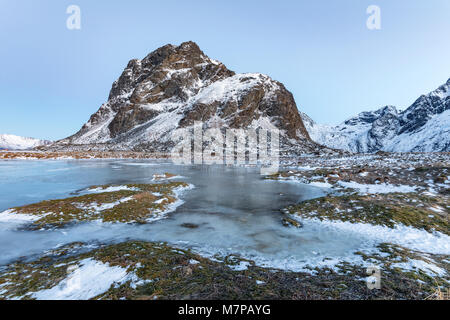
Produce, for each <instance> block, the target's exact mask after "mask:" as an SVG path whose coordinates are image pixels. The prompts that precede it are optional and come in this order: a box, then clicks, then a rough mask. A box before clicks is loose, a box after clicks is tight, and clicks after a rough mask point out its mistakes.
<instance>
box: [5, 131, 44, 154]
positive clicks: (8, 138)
mask: <svg viewBox="0 0 450 320" xmlns="http://www.w3.org/2000/svg"><path fill="white" fill-rule="evenodd" d="M50 143H51V142H50V141H47V140H39V139H34V138H26V137H20V136H15V135H12V134H0V149H8V150H27V149H33V148H35V147H38V146H42V145H48V144H50Z"/></svg>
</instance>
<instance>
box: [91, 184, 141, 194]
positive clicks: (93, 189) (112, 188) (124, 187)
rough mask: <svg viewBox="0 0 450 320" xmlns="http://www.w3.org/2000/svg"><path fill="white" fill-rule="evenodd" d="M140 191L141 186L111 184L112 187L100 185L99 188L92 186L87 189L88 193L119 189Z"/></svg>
mask: <svg viewBox="0 0 450 320" xmlns="http://www.w3.org/2000/svg"><path fill="white" fill-rule="evenodd" d="M124 190H125V191H139V188H133V187H128V186H111V187H106V188H102V187H98V188H92V189H87V192H88V193H104V192H117V191H124Z"/></svg>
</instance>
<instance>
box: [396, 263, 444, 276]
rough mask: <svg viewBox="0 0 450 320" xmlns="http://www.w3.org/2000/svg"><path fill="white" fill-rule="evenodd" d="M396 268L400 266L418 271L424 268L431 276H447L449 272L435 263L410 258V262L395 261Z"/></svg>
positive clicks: (407, 269)
mask: <svg viewBox="0 0 450 320" xmlns="http://www.w3.org/2000/svg"><path fill="white" fill-rule="evenodd" d="M392 267H394V268H400V269H403V270H406V271H417V270H422V271H423V272H425V273H426V274H427V275H429V276H430V277H433V276H435V275H439V276H441V277H443V276H445V275H446V274H447V272H446V271H445V270H444V269H442V268H439V267H438V266H436V265H434V264H433V263H427V262H425V261H423V260H416V259H410V260H409V261H408V262H402V263H395V264H393V265H392Z"/></svg>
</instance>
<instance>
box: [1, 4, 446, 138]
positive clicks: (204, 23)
mask: <svg viewBox="0 0 450 320" xmlns="http://www.w3.org/2000/svg"><path fill="white" fill-rule="evenodd" d="M71 4H76V5H78V6H80V8H81V14H82V16H81V18H82V26H81V27H82V29H81V30H79V31H70V30H68V29H67V28H66V19H67V17H68V15H67V14H66V8H67V7H68V6H69V5H71ZM371 4H375V5H378V6H379V7H380V8H381V27H382V29H381V30H375V31H371V30H368V29H367V28H366V19H367V17H368V15H367V14H366V8H367V7H368V6H369V5H371ZM449 34H450V1H448V0H428V1H425V0H420V1H419V0H408V1H407V0H405V1H401V0H370V1H365V0H339V1H336V0H327V1H325V0H314V1H313V0H309V1H299V0H292V1H288V0H277V1H274V0H272V1H264V0H239V1H232V0H230V1H215V0H210V1H203V0H193V1H184V0H183V1H181V0H179V1H173V0H165V1H151V0H147V1H137V0H134V1H133V0H128V1H101V0H95V1H93V0H89V1H87V0H86V1H85V0H71V1H64V0H53V1H50V0H40V1H36V0H0V70H1V71H0V117H1V122H0V133H11V134H17V135H24V136H33V137H38V138H47V139H59V138H63V137H66V136H68V135H70V134H72V133H74V132H76V131H77V130H78V129H79V128H80V127H81V126H82V124H83V123H84V122H85V121H86V120H88V119H89V116H90V115H91V114H92V113H93V112H95V111H96V110H97V109H98V108H99V107H100V105H101V104H102V103H103V102H105V101H106V99H107V96H108V93H109V90H110V88H111V84H112V82H113V81H114V80H115V79H116V78H117V77H118V76H119V75H120V74H121V72H122V70H123V68H124V67H125V66H126V64H127V62H128V61H129V60H130V59H132V58H143V57H144V56H146V55H147V54H148V53H149V52H151V51H153V50H154V49H156V48H158V47H160V46H162V45H164V44H167V43H172V44H179V43H181V42H183V41H187V40H193V41H195V42H197V43H198V44H199V46H200V47H201V48H202V50H203V51H204V52H205V53H206V54H207V55H209V56H210V57H211V58H214V59H218V60H220V61H222V62H223V63H224V64H225V65H226V66H227V67H228V68H230V69H232V70H234V71H236V72H239V73H241V72H261V73H265V74H268V75H270V76H271V77H272V78H274V79H276V80H279V81H281V82H283V83H284V84H285V85H286V87H287V88H288V89H289V90H290V91H291V92H292V93H293V94H294V96H295V99H296V102H297V105H298V107H299V109H300V110H301V111H304V112H306V113H307V114H309V115H310V116H311V117H312V118H313V119H314V120H316V121H318V122H321V123H339V122H341V121H343V120H345V119H346V118H348V117H350V116H353V115H354V114H356V113H358V112H360V111H363V110H373V109H377V108H379V107H382V106H384V105H387V104H392V105H397V106H400V107H407V106H409V105H410V104H411V103H412V102H414V100H415V99H416V98H418V97H419V96H420V95H421V94H423V93H427V92H429V91H431V90H433V89H435V88H436V87H438V86H439V85H441V84H443V83H444V82H445V81H446V80H447V79H448V78H449V77H450V41H449Z"/></svg>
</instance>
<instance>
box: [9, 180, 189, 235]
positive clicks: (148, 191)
mask: <svg viewBox="0 0 450 320" xmlns="http://www.w3.org/2000/svg"><path fill="white" fill-rule="evenodd" d="M188 186H189V185H188V184H187V183H185V182H170V183H160V184H128V185H124V186H121V187H122V188H123V189H122V190H118V189H120V188H117V187H116V188H117V189H116V190H117V191H112V192H107V191H108V188H114V186H94V187H91V188H89V190H96V193H90V194H85V195H81V196H76V197H70V198H66V199H59V200H48V201H42V202H39V203H36V204H31V205H27V206H23V207H17V208H13V209H12V212H13V213H14V214H27V215H32V216H36V220H35V221H33V223H32V226H31V227H30V228H31V229H40V228H49V227H63V226H65V225H66V224H68V223H73V222H79V221H93V220H101V221H103V222H120V223H146V222H147V221H148V220H149V219H151V218H155V217H158V216H159V215H161V214H162V213H164V212H165V211H166V210H167V209H168V208H169V206H170V205H171V204H173V203H175V202H176V201H177V200H178V198H177V196H176V193H175V191H176V190H179V189H182V188H187V187H188ZM97 191H98V192H99V193H97Z"/></svg>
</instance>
